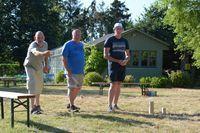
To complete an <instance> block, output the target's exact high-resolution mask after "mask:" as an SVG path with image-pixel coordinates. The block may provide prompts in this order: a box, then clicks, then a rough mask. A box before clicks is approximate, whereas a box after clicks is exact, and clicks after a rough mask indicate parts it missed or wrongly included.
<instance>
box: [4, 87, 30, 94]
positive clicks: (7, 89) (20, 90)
mask: <svg viewBox="0 0 200 133" xmlns="http://www.w3.org/2000/svg"><path fill="white" fill-rule="evenodd" d="M0 91H9V92H19V93H27V92H28V91H27V89H26V88H25V87H20V88H17V87H0Z"/></svg>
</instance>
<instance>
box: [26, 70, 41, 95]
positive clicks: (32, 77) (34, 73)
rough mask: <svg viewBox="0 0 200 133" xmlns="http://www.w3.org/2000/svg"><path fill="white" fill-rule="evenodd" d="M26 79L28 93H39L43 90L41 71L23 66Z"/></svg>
mask: <svg viewBox="0 0 200 133" xmlns="http://www.w3.org/2000/svg"><path fill="white" fill-rule="evenodd" d="M25 71H26V75H27V79H26V87H27V89H28V93H29V94H41V93H42V90H43V71H42V70H35V69H34V68H31V67H25Z"/></svg>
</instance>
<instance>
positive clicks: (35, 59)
mask: <svg viewBox="0 0 200 133" xmlns="http://www.w3.org/2000/svg"><path fill="white" fill-rule="evenodd" d="M47 49H48V44H47V42H45V41H44V42H43V46H42V47H38V45H37V43H36V41H34V42H32V43H31V44H30V45H29V48H28V52H27V56H26V58H25V60H24V66H25V67H32V68H33V69H35V70H42V69H43V62H44V56H35V55H34V54H33V52H34V51H35V50H37V51H40V52H44V51H46V50H47Z"/></svg>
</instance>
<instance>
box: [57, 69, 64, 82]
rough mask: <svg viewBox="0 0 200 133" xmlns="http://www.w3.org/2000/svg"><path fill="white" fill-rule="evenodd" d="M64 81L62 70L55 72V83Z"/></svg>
mask: <svg viewBox="0 0 200 133" xmlns="http://www.w3.org/2000/svg"><path fill="white" fill-rule="evenodd" d="M63 82H65V76H64V71H60V72H58V73H57V74H56V83H63Z"/></svg>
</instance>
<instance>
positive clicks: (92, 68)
mask: <svg viewBox="0 0 200 133" xmlns="http://www.w3.org/2000/svg"><path fill="white" fill-rule="evenodd" d="M86 55H87V57H86V65H85V72H86V73H88V72H98V73H103V72H104V70H105V69H106V66H107V61H106V60H105V59H104V58H103V52H102V51H100V50H98V49H97V48H96V47H91V51H90V54H89V55H88V50H87V53H86Z"/></svg>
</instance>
